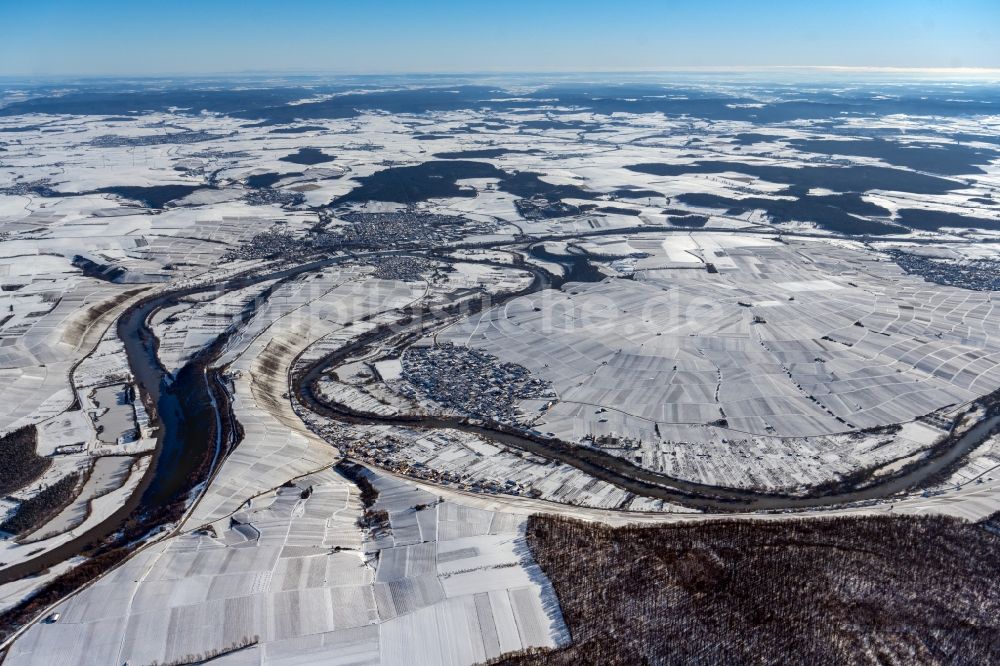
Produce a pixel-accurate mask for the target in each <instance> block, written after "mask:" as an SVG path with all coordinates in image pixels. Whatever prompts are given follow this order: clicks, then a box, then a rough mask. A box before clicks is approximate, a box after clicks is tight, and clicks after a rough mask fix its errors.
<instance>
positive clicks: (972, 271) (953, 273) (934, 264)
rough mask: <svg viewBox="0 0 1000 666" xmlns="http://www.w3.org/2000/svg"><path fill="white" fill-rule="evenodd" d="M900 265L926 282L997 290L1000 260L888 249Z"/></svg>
mask: <svg viewBox="0 0 1000 666" xmlns="http://www.w3.org/2000/svg"><path fill="white" fill-rule="evenodd" d="M889 254H890V255H891V256H892V258H893V261H895V262H896V263H897V264H898V265H899V267H900V268H902V269H903V270H904V271H906V272H907V273H910V274H911V275H919V276H920V277H922V278H923V279H925V280H927V281H928V282H934V283H935V284H942V285H945V286H948V287H960V288H962V289H974V290H976V291H998V290H1000V261H991V260H989V259H977V260H976V261H971V262H967V263H958V262H952V261H942V260H940V259H930V258H928V257H921V256H917V255H915V254H909V253H906V252H902V251H900V250H889Z"/></svg>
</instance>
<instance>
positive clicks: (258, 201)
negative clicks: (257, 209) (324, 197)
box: [243, 187, 306, 206]
mask: <svg viewBox="0 0 1000 666" xmlns="http://www.w3.org/2000/svg"><path fill="white" fill-rule="evenodd" d="M243 200H244V201H246V202H247V203H248V204H250V205H251V206H269V205H275V206H298V205H301V204H303V203H305V200H306V195H304V194H302V193H301V192H288V191H286V190H279V189H275V188H273V187H257V188H253V189H250V190H248V191H247V193H246V194H245V195H243Z"/></svg>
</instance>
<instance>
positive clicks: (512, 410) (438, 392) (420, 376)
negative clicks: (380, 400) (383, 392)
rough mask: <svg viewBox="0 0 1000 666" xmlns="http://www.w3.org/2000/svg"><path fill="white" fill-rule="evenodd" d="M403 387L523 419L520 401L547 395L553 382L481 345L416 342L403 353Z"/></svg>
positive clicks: (465, 410)
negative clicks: (481, 349)
mask: <svg viewBox="0 0 1000 666" xmlns="http://www.w3.org/2000/svg"><path fill="white" fill-rule="evenodd" d="M401 360H402V365H403V372H402V378H403V379H404V380H405V382H403V383H402V386H401V387H400V389H399V390H400V392H401V393H402V394H403V395H405V396H407V397H409V398H413V399H416V400H419V399H421V398H423V399H427V400H431V401H433V402H435V403H438V404H440V405H442V406H444V407H446V408H450V409H453V410H455V411H457V412H459V413H462V414H466V415H469V416H471V417H473V418H477V419H484V420H488V421H493V422H497V423H508V424H514V423H517V422H518V413H517V403H518V402H520V401H521V400H545V399H547V398H552V397H554V396H555V393H554V392H553V391H552V386H551V385H550V384H549V383H548V382H546V381H543V380H541V379H538V378H537V377H534V376H532V375H531V371H530V370H528V369H527V368H525V367H524V366H522V365H517V364H515V363H504V362H502V361H501V360H500V359H498V358H497V357H496V356H493V355H492V354H487V353H485V352H481V351H478V350H475V349H467V348H465V347H456V346H454V345H444V346H440V347H411V348H410V349H408V350H407V351H406V353H405V354H404V355H403V357H402V359H401Z"/></svg>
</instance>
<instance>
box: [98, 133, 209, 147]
mask: <svg viewBox="0 0 1000 666" xmlns="http://www.w3.org/2000/svg"><path fill="white" fill-rule="evenodd" d="M222 138H225V137H224V136H223V135H221V134H214V133H212V132H204V131H200V130H198V131H195V130H192V131H185V132H172V133H169V134H145V135H141V136H119V135H117V134H105V135H103V136H99V137H96V138H94V139H92V140H91V142H90V145H92V146H96V147H98V148H119V147H126V148H128V147H132V146H162V145H171V146H172V145H176V144H179V143H200V142H202V141H211V140H213V139H222Z"/></svg>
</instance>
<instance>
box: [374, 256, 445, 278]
mask: <svg viewBox="0 0 1000 666" xmlns="http://www.w3.org/2000/svg"><path fill="white" fill-rule="evenodd" d="M370 263H371V264H372V265H373V266H375V272H374V273H372V275H373V276H375V277H377V278H378V279H380V280H402V281H404V282H414V281H416V280H421V279H423V274H424V273H426V272H427V271H428V270H430V269H431V267H432V266H433V264H432V263H431V262H430V261H428V260H427V259H421V258H419V257H395V256H389V257H379V258H377V259H373V260H372V261H371V262H370Z"/></svg>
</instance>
